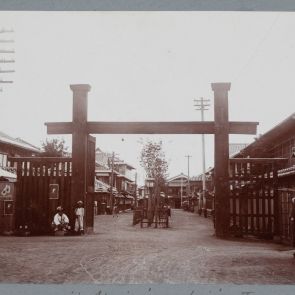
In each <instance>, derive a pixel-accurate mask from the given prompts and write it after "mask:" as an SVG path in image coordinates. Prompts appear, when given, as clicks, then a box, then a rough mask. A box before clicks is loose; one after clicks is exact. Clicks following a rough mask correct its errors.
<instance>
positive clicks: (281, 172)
mask: <svg viewBox="0 0 295 295" xmlns="http://www.w3.org/2000/svg"><path fill="white" fill-rule="evenodd" d="M294 174H295V165H293V166H291V167H288V168H285V169H281V170H278V177H284V176H290V175H294Z"/></svg>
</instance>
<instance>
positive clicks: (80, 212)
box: [75, 201, 84, 235]
mask: <svg viewBox="0 0 295 295" xmlns="http://www.w3.org/2000/svg"><path fill="white" fill-rule="evenodd" d="M75 216H76V220H75V231H76V233H78V234H82V235H83V234H84V208H83V202H82V201H78V202H77V207H76V209H75Z"/></svg>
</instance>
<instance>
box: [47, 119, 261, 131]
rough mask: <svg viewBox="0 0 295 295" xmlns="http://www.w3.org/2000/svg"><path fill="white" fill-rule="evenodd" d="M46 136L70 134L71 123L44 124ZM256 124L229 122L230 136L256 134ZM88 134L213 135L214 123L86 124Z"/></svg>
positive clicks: (71, 129)
mask: <svg viewBox="0 0 295 295" xmlns="http://www.w3.org/2000/svg"><path fill="white" fill-rule="evenodd" d="M45 124H46V126H47V133H48V134H72V133H73V130H74V128H73V123H72V122H60V123H45ZM257 125H258V122H229V133H230V134H256V127H257ZM85 131H86V132H87V133H88V134H215V132H216V127H215V123H214V122H209V121H207V122H87V123H86V130H85Z"/></svg>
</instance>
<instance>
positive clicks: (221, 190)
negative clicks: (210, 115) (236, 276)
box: [211, 83, 230, 238]
mask: <svg viewBox="0 0 295 295" xmlns="http://www.w3.org/2000/svg"><path fill="white" fill-rule="evenodd" d="M211 86H212V90H213V91H214V120H215V143H214V144H215V147H214V153H215V159H214V161H215V163H214V167H215V168H214V181H215V224H216V226H215V233H216V236H217V237H221V238H224V237H226V236H228V233H229V225H230V214H229V182H228V179H229V171H228V170H229V169H228V166H229V121H228V91H229V90H230V83H212V84H211Z"/></svg>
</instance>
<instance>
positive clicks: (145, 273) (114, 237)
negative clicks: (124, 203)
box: [0, 210, 295, 284]
mask: <svg viewBox="0 0 295 295" xmlns="http://www.w3.org/2000/svg"><path fill="white" fill-rule="evenodd" d="M131 223H132V213H123V214H120V215H119V216H118V217H113V216H109V215H104V216H97V217H95V234H92V235H87V236H81V237H80V236H78V237H53V236H52V237H51V236H46V237H44V236H43V237H0V241H1V243H0V265H1V268H0V280H1V282H2V283H188V282H190V283H238V284H242V283H243V284H295V276H294V270H295V259H293V258H292V253H293V251H291V249H290V248H287V247H285V246H282V245H278V244H273V243H266V242H262V241H245V240H231V241H228V240H226V241H225V240H220V239H216V238H215V237H214V236H213V228H212V221H211V220H210V219H205V218H203V217H199V216H197V215H196V214H193V213H188V212H184V211H182V210H174V211H173V212H172V219H171V227H170V228H169V229H164V228H163V229H162V228H160V229H154V228H143V229H141V228H140V226H139V225H137V226H132V225H131Z"/></svg>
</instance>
